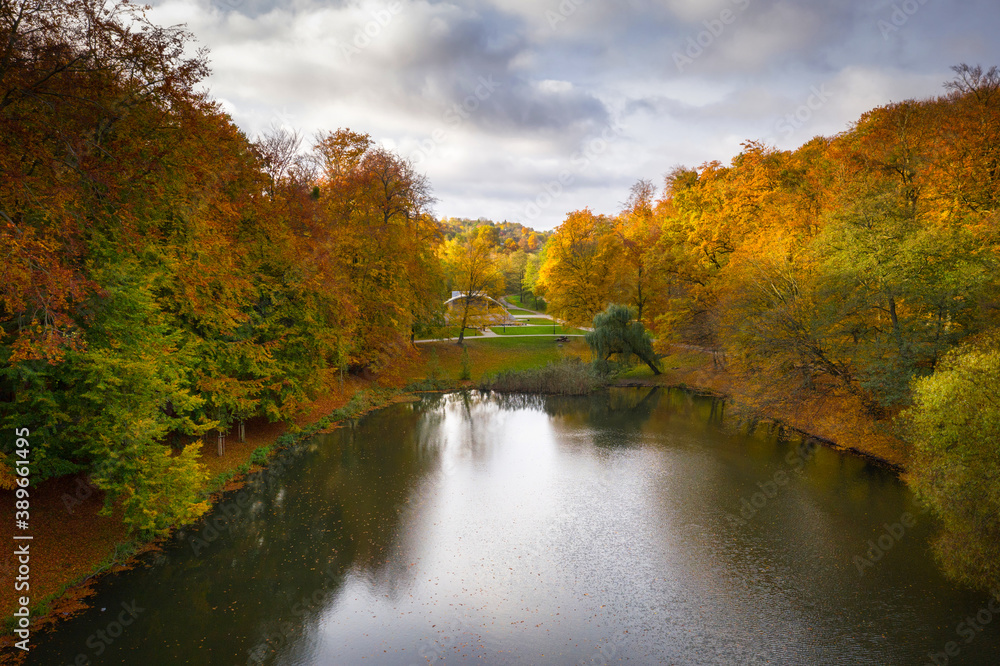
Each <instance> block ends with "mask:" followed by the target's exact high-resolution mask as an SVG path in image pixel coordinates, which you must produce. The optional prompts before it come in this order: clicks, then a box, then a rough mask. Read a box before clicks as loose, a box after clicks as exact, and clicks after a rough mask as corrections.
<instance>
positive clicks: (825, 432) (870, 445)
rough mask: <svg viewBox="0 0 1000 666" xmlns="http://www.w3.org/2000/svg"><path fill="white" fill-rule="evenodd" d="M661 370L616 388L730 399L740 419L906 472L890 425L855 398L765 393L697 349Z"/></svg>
mask: <svg viewBox="0 0 1000 666" xmlns="http://www.w3.org/2000/svg"><path fill="white" fill-rule="evenodd" d="M662 365H663V368H664V370H663V374H661V375H658V376H657V375H653V374H652V372H651V371H650V370H649V369H648V368H645V367H640V368H636V369H635V370H633V371H632V372H630V373H629V375H628V376H627V377H626V378H623V379H622V380H621V381H620V382H619V383H620V384H623V385H624V384H633V385H644V386H649V385H662V386H678V387H685V388H690V389H694V390H700V391H708V392H711V393H714V394H716V395H719V396H724V397H727V398H729V399H731V400H732V403H733V409H734V414H735V416H737V417H738V418H740V419H742V420H745V421H756V420H773V421H777V422H780V423H782V424H784V425H785V426H787V427H789V428H791V429H793V430H796V431H798V432H800V433H803V434H807V435H809V436H812V437H815V438H817V439H819V440H822V441H823V443H824V444H826V445H828V446H831V447H832V448H835V449H840V450H844V451H850V452H851V453H854V454H856V455H860V456H863V457H866V458H869V459H871V460H873V461H875V462H879V463H881V464H885V465H887V466H889V467H891V468H893V469H894V470H895V471H896V472H902V471H904V470H905V469H906V467H907V463H908V453H907V451H906V448H905V446H904V444H903V442H902V441H900V440H899V439H898V438H897V437H896V436H895V435H894V434H893V431H892V424H891V423H889V422H886V421H875V420H873V419H872V418H871V417H870V416H869V415H867V414H866V413H865V410H864V408H863V406H862V405H861V402H860V401H859V400H858V399H857V398H855V397H853V396H850V395H846V394H841V393H838V392H836V391H829V392H826V393H825V394H822V395H821V394H812V395H807V396H803V395H783V394H782V393H781V391H780V389H778V388H775V387H772V388H771V389H770V390H768V391H764V390H762V389H761V388H760V387H759V386H754V385H752V384H751V383H748V382H747V381H746V380H745V379H743V378H741V377H738V376H736V375H735V374H733V373H731V372H730V371H729V370H727V369H726V368H725V367H724V366H722V365H718V364H716V363H715V361H714V360H713V358H712V355H711V354H710V353H707V352H700V351H696V350H689V349H682V348H677V350H676V353H674V354H671V355H669V356H667V357H666V358H664V359H662Z"/></svg>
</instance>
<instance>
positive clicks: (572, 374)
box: [479, 358, 608, 395]
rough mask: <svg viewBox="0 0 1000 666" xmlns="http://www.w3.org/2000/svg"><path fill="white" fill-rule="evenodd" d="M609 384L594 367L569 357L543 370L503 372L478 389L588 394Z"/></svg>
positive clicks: (549, 364) (531, 369) (486, 380)
mask: <svg viewBox="0 0 1000 666" xmlns="http://www.w3.org/2000/svg"><path fill="white" fill-rule="evenodd" d="M607 384H608V381H607V378H606V377H604V376H601V375H600V374H598V373H597V371H596V370H594V367H593V365H592V364H590V363H584V362H583V361H581V360H580V359H579V358H567V359H562V360H560V361H558V362H555V363H548V364H546V365H545V366H544V367H541V368H529V369H527V370H501V371H500V372H498V373H497V374H495V375H488V376H486V377H484V378H483V379H482V380H480V382H479V388H480V389H482V390H484V391H499V392H501V393H547V394H554V395H585V394H587V393H590V392H592V391H594V390H595V389H597V388H600V387H602V386H606V385H607Z"/></svg>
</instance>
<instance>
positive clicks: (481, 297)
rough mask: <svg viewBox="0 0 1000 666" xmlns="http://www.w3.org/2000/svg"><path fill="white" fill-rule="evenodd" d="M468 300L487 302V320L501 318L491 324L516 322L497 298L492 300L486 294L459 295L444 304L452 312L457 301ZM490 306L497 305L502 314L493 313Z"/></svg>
mask: <svg viewBox="0 0 1000 666" xmlns="http://www.w3.org/2000/svg"><path fill="white" fill-rule="evenodd" d="M466 298H467V299H470V300H472V301H483V302H485V303H486V313H485V314H486V317H487V319H489V318H491V317H499V321H496V322H491V323H496V324H502V323H504V322H513V321H514V317H512V316H511V314H510V312H509V311H508V310H507V308H505V307H504V306H503V304H502V303H500V301H498V300H496V299H495V298H491V297H489V296H487V295H486V294H472V295H469V294H463V293H458V294H456V295H455V296H452V297H451V298H449V299H448V300H446V301H445V302H444V306H445V307H446V308H448V309H449V310H450V309H451V308H452V305H453V304H454V303H455V302H456V301H461V300H462V299H466ZM490 304H494V305H496V307H497V308H499V310H500V312H499V313H497V314H493V313H491V312H490Z"/></svg>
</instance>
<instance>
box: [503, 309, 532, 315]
mask: <svg viewBox="0 0 1000 666" xmlns="http://www.w3.org/2000/svg"><path fill="white" fill-rule="evenodd" d="M507 312H509V313H511V314H512V315H533V314H535V313H534V312H531V311H529V310H522V309H521V308H507Z"/></svg>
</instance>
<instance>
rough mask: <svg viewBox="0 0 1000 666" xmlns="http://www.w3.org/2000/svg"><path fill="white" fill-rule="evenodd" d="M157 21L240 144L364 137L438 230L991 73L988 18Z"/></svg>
mask: <svg viewBox="0 0 1000 666" xmlns="http://www.w3.org/2000/svg"><path fill="white" fill-rule="evenodd" d="M152 4H153V10H152V12H151V13H150V17H151V18H152V19H153V20H155V21H157V22H158V23H161V24H165V25H173V24H181V23H184V24H187V27H188V29H189V30H190V31H191V32H192V33H194V35H195V36H196V38H197V39H198V41H199V42H200V44H201V45H203V46H207V47H208V48H209V50H210V59H211V64H212V69H213V74H212V76H211V78H210V79H209V80H208V86H209V88H210V90H211V92H212V94H213V95H214V96H215V98H217V99H218V100H220V101H221V102H222V103H223V105H224V106H225V108H226V109H227V110H228V111H229V112H230V113H231V115H232V117H233V119H234V120H235V121H236V123H237V124H238V125H239V126H240V127H242V128H243V129H244V130H245V131H246V132H247V134H248V135H249V136H251V137H252V136H254V135H255V134H256V133H257V132H259V131H261V130H263V129H265V128H266V127H268V126H269V125H282V126H286V127H288V128H291V129H298V130H300V131H302V132H303V133H304V134H305V135H306V136H312V135H313V134H314V133H315V132H316V131H317V130H322V129H329V130H333V129H337V128H338V127H349V128H351V129H352V130H355V131H362V132H367V133H369V134H371V135H372V137H373V138H375V139H376V140H377V141H379V142H381V143H383V144H384V145H386V146H388V147H390V148H392V149H394V150H395V151H397V152H398V153H399V154H401V155H402V156H404V157H407V158H408V159H410V160H412V161H413V163H414V165H415V166H416V167H417V168H418V170H420V171H422V172H424V173H426V174H427V176H428V178H429V179H430V182H431V185H432V186H433V188H434V193H435V195H436V196H437V198H438V203H437V204H436V206H435V211H436V212H437V214H438V215H439V216H454V217H472V218H477V217H487V218H490V219H493V220H497V221H500V220H510V221H514V222H521V223H523V224H527V225H529V226H532V227H535V228H537V229H549V228H552V227H555V226H556V225H558V224H559V223H560V222H561V221H562V219H563V218H564V217H565V214H566V213H567V212H568V211H571V210H576V209H579V208H583V207H586V206H589V207H590V208H592V209H593V210H594V211H595V212H602V213H615V212H617V211H618V210H619V208H620V202H622V201H624V199H625V198H626V196H627V193H628V189H629V187H630V185H631V184H632V183H634V182H635V181H636V180H638V179H640V178H648V179H651V180H653V182H654V183H656V184H658V185H660V184H662V179H663V175H664V174H665V173H666V172H667V171H669V170H670V169H671V168H673V167H674V166H676V165H686V166H698V165H700V164H702V163H704V162H707V161H710V160H716V159H717V160H720V161H722V162H729V160H730V159H731V158H732V157H733V155H735V154H737V153H738V152H739V150H740V144H741V142H743V141H746V140H749V139H754V140H759V141H765V142H767V143H770V144H772V145H776V146H778V147H779V148H783V149H787V148H795V147H796V146H798V145H800V144H802V143H803V142H805V141H807V140H808V139H809V138H811V137H812V136H815V135H817V134H823V135H831V134H835V133H837V132H840V131H842V130H844V129H846V128H847V126H848V124H849V123H850V122H851V121H852V120H854V119H856V118H857V117H858V115H859V114H861V113H862V112H864V111H866V110H868V109H870V108H872V107H875V106H878V105H880V104H884V103H887V102H889V101H899V100H902V99H907V98H914V97H915V98H925V97H931V96H934V95H938V94H940V93H941V92H942V84H943V82H944V81H946V80H948V79H949V78H951V72H950V70H949V67H950V66H952V65H955V64H958V63H961V62H967V63H969V64H977V63H979V64H982V65H984V66H990V65H994V64H998V65H1000V40H998V39H996V38H995V35H996V31H997V29H998V28H1000V3H998V2H997V0H903V1H900V0H861V1H859V0H794V1H793V0H467V1H461V0H453V1H451V2H448V1H442V2H438V1H435V0H385V1H383V0H371V1H368V0H364V1H359V2H354V1H341V0H325V1H324V0H291V1H280V0H279V1H277V2H276V1H275V0H211V1H210V0H154V1H153V3H152Z"/></svg>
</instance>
